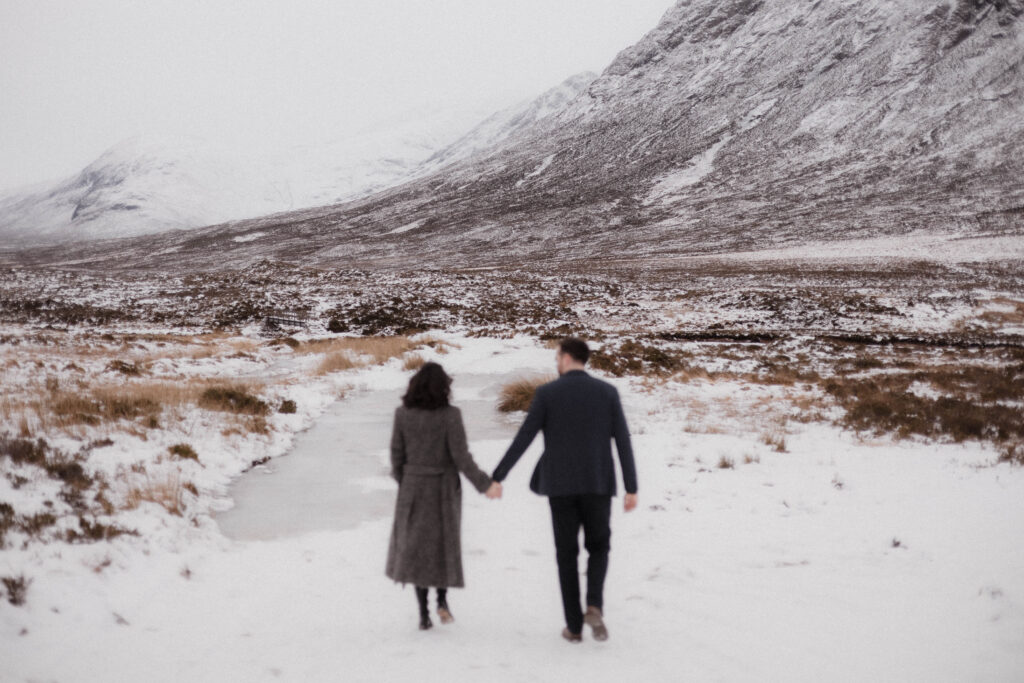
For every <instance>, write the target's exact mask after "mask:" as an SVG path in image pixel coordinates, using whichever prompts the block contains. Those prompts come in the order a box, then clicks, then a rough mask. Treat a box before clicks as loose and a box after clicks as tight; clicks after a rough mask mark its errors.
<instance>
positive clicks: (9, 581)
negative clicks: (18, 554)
mask: <svg viewBox="0 0 1024 683" xmlns="http://www.w3.org/2000/svg"><path fill="white" fill-rule="evenodd" d="M0 583H2V584H3V586H4V592H5V593H6V595H7V602H9V603H11V604H12V605H14V606H15V607H18V606H20V605H24V604H25V597H26V596H27V595H28V587H29V586H30V585H31V584H32V579H28V578H25V575H24V574H19V575H18V576H3V577H0Z"/></svg>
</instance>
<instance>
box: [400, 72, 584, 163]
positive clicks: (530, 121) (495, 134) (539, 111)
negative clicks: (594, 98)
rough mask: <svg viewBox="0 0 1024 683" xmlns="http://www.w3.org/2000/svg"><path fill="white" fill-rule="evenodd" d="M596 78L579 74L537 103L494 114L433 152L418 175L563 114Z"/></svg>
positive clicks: (494, 146) (533, 102) (529, 103)
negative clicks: (449, 143) (560, 113)
mask: <svg viewBox="0 0 1024 683" xmlns="http://www.w3.org/2000/svg"><path fill="white" fill-rule="evenodd" d="M595 78H597V74H595V73H593V72H590V71H584V72H582V73H578V74H576V75H575V76H570V77H569V78H567V79H566V80H565V81H563V82H562V83H560V84H558V85H557V86H555V87H554V88H551V89H550V90H548V91H547V92H545V93H543V94H542V95H541V96H540V97H538V98H536V99H534V100H528V101H526V102H521V103H519V104H516V105H513V106H511V107H508V108H507V109H503V110H501V111H499V112H497V113H495V114H492V115H491V116H489V117H488V118H487V119H485V120H484V121H482V122H481V123H480V124H479V125H478V126H476V127H475V128H474V129H473V130H471V131H469V132H468V133H466V134H465V135H463V136H462V137H461V138H459V139H458V140H456V141H455V142H454V143H452V144H451V145H449V146H447V147H445V148H444V149H442V150H440V151H438V152H436V153H434V154H433V155H432V156H431V157H430V158H429V159H427V160H426V161H425V162H424V164H423V166H422V167H421V169H419V174H421V175H422V174H424V173H426V172H428V171H436V170H437V169H439V168H442V167H444V166H447V165H448V164H450V163H452V162H455V161H462V160H465V159H468V158H470V157H471V156H474V155H476V154H480V153H486V152H490V151H492V150H493V149H495V148H497V147H499V146H500V145H501V144H502V143H504V142H505V141H507V140H509V139H510V138H513V137H515V136H518V135H519V134H521V133H523V132H524V131H528V130H529V129H530V128H531V127H532V126H534V125H536V124H537V123H538V122H539V121H541V120H543V119H546V118H548V117H550V116H552V115H554V114H557V113H558V112H560V111H561V110H562V109H564V108H565V107H566V105H567V104H569V102H571V101H572V100H573V99H575V98H576V96H577V95H579V94H580V93H581V92H583V91H584V90H586V88H587V86H589V85H590V84H591V83H592V82H593V81H594V79H595Z"/></svg>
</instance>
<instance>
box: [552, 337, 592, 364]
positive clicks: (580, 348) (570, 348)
mask: <svg viewBox="0 0 1024 683" xmlns="http://www.w3.org/2000/svg"><path fill="white" fill-rule="evenodd" d="M558 350H559V351H561V352H562V353H567V354H569V355H570V356H572V358H573V360H575V361H578V362H580V363H583V364H584V365H586V363H587V359H588V358H590V347H589V346H587V342H585V341H583V340H582V339H580V338H579V337H566V338H565V339H563V340H562V341H560V342H558Z"/></svg>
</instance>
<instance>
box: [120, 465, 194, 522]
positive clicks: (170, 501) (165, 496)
mask: <svg viewBox="0 0 1024 683" xmlns="http://www.w3.org/2000/svg"><path fill="white" fill-rule="evenodd" d="M184 490H185V488H184V486H183V485H182V483H181V475H180V474H178V473H177V472H171V473H168V474H167V475H165V476H164V477H161V478H159V479H154V478H152V477H150V476H149V475H148V474H147V475H146V481H145V483H143V484H142V485H141V486H135V487H132V488H131V489H130V490H129V491H128V495H126V496H125V507H126V508H127V509H129V510H134V509H135V508H137V507H139V505H141V504H142V503H146V502H149V503H156V504H158V505H161V506H163V508H164V509H165V510H167V511H168V512H170V513H171V514H172V515H178V516H181V513H182V512H183V511H184V501H183V499H182V491H184Z"/></svg>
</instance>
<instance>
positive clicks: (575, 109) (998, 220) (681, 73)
mask: <svg viewBox="0 0 1024 683" xmlns="http://www.w3.org/2000/svg"><path fill="white" fill-rule="evenodd" d="M1022 14H1024V2H1022V1H1021V0H994V1H991V2H984V1H980V0H975V1H967V0H959V2H957V3H956V4H955V5H951V4H950V3H940V2H935V1H933V0H908V1H907V2H901V3H898V4H897V3H890V2H881V1H879V0H874V1H863V2H845V1H840V0H832V1H828V0H817V1H815V2H806V3H767V2H759V1H757V0H725V1H711V0H694V1H692V2H689V1H682V2H679V3H677V4H676V5H675V6H674V7H673V8H671V9H670V10H669V11H668V12H667V13H666V14H665V16H664V17H663V19H662V21H661V22H660V23H659V25H658V26H657V27H656V28H655V29H654V30H653V31H651V32H650V33H649V34H648V35H647V36H645V37H644V38H643V39H642V40H641V41H640V42H639V43H637V44H636V45H634V46H632V47H630V48H628V49H626V50H624V51H623V52H622V53H620V54H619V56H618V57H617V58H616V59H615V61H614V62H613V63H612V64H611V65H610V66H609V67H608V68H607V69H606V70H605V72H604V73H603V74H602V75H601V76H600V77H599V78H598V79H596V80H595V81H594V82H593V83H591V84H590V85H589V86H588V87H587V89H586V92H584V93H582V94H581V95H580V96H578V97H577V98H575V99H574V100H573V101H572V102H571V103H570V104H569V105H568V106H567V107H566V108H565V109H564V110H562V111H561V112H559V113H558V114H556V115H554V116H550V117H547V118H545V119H541V120H540V121H538V122H537V123H536V124H534V125H532V126H531V127H529V128H528V129H526V130H522V131H520V132H519V133H517V134H516V135H514V136H512V137H510V138H507V139H506V140H504V141H503V142H502V143H501V144H499V146H498V147H497V148H495V149H492V150H491V152H490V153H489V154H485V155H479V154H478V155H476V156H472V157H470V158H468V159H466V160H463V161H460V162H457V163H455V164H454V165H452V166H449V167H446V168H443V169H441V170H439V171H438V172H436V173H433V174H431V175H428V176H426V177H424V178H421V179H418V180H416V181H414V182H412V183H408V184H405V185H402V186H399V187H396V188H392V189H389V190H386V191H384V192H381V193H379V194H376V195H373V196H371V197H368V198H366V199H364V200H362V201H358V202H353V203H350V204H346V205H344V206H338V207H333V208H331V207H328V208H321V209H316V210H308V211H301V212H295V213H292V214H289V215H287V216H277V217H269V218H263V219H254V220H252V221H245V222H243V223H240V224H237V225H231V226H221V227H213V228H207V229H203V230H200V231H198V232H195V233H192V234H190V235H187V236H183V237H173V238H170V239H167V240H161V241H160V242H159V243H155V242H154V243H147V242H145V241H141V242H131V243H124V245H123V248H124V249H126V250H128V251H129V252H131V253H133V254H134V255H135V257H137V258H140V259H143V260H146V261H147V262H148V263H150V264H152V265H159V264H160V263H161V259H162V258H164V257H161V256H154V255H153V254H154V252H157V251H161V250H172V251H170V252H167V253H174V254H180V253H192V254H195V255H196V256H197V261H196V263H197V264H198V265H204V264H205V265H206V266H209V267H214V266H221V265H228V264H240V263H246V262H249V261H251V260H253V259H256V258H263V257H268V256H269V257H273V258H279V259H289V260H296V261H304V262H322V263H338V262H345V263H348V262H355V261H362V262H374V263H378V264H399V265H402V264H405V265H410V264H414V265H422V264H424V263H427V264H431V265H444V264H453V265H454V264H459V265H465V264H474V263H475V264H486V263H493V262H495V261H511V262H515V261H521V260H531V261H537V260H559V259H566V258H591V257H608V256H613V257H617V258H626V257H628V258H646V257H649V256H651V255H655V254H657V255H672V254H682V255H685V254H706V253H720V252H727V251H736V250H750V249H761V248H767V247H781V246H788V245H795V244H805V243H808V242H815V241H834V240H838V239H846V238H879V237H885V236H898V235H904V234H907V233H910V232H915V231H917V232H926V233H930V234H962V235H977V234H986V233H1002V234H1011V235H1019V234H1021V233H1022V232H1024V228H1022V225H1021V217H1022V213H1024V209H1022V207H1024V183H1021V182H1020V178H1021V177H1024V107H1022V103H1024V71H1022V60H1024V35H1022V31H1021V22H1022ZM252 234H258V236H259V237H258V238H252V239H248V238H246V241H244V242H239V241H236V238H238V237H239V236H243V237H244V236H245V235H252ZM207 254H209V256H205V255H207ZM76 256H84V258H80V259H78V260H77V262H80V263H98V262H97V261H96V259H95V257H94V256H90V255H89V254H88V253H86V254H84V255H82V254H78V255H76ZM64 257H66V255H64V256H62V255H61V254H59V253H56V252H55V253H50V254H47V255H44V254H42V253H39V254H36V255H35V256H32V257H28V256H26V257H25V258H33V259H42V260H60V259H61V258H64Z"/></svg>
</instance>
